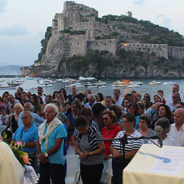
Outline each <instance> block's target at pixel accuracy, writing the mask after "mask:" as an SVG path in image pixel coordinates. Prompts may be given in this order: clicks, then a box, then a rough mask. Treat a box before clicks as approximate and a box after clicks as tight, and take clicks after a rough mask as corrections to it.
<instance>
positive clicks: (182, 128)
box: [169, 108, 184, 146]
mask: <svg viewBox="0 0 184 184" xmlns="http://www.w3.org/2000/svg"><path fill="white" fill-rule="evenodd" d="M169 135H171V136H173V137H174V139H175V141H176V145H177V146H184V109H181V108H179V109H176V111H175V112H174V124H172V125H171V128H170V131H169Z"/></svg>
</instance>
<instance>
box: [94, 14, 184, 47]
mask: <svg viewBox="0 0 184 184" xmlns="http://www.w3.org/2000/svg"><path fill="white" fill-rule="evenodd" d="M96 20H97V21H99V22H101V23H105V24H108V23H112V22H116V24H115V25H114V27H117V28H120V29H122V30H124V31H126V32H128V33H136V34H139V33H144V34H140V35H139V36H136V37H135V38H134V39H138V40H139V41H141V42H144V43H157V44H168V45H170V46H184V37H183V36H182V35H180V34H179V33H178V32H174V31H173V30H169V29H167V28H165V27H161V26H159V25H155V24H153V23H151V22H150V21H144V20H138V19H136V18H133V17H131V16H126V15H120V16H116V15H105V16H103V17H102V18H96ZM127 23H130V24H129V25H127ZM110 36H113V35H109V37H110ZM106 37H107V36H105V38H106ZM102 39H103V38H102Z"/></svg>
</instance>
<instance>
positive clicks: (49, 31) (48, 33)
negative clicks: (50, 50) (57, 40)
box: [38, 27, 52, 61]
mask: <svg viewBox="0 0 184 184" xmlns="http://www.w3.org/2000/svg"><path fill="white" fill-rule="evenodd" d="M51 36H52V27H47V30H46V33H45V38H44V39H43V40H41V46H42V47H41V51H40V53H39V54H38V61H41V59H42V56H43V54H45V52H46V49H47V44H48V41H49V39H50V37H51Z"/></svg>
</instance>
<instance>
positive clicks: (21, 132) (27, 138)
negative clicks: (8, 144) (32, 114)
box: [13, 125, 38, 153]
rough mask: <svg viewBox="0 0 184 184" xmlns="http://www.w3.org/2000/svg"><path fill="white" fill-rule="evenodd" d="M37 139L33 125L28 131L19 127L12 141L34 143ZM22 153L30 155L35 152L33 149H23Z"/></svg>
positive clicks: (36, 130) (36, 129) (36, 132)
mask: <svg viewBox="0 0 184 184" xmlns="http://www.w3.org/2000/svg"><path fill="white" fill-rule="evenodd" d="M37 139H38V128H37V127H36V126H35V125H32V126H31V127H30V128H29V129H28V130H25V129H24V126H21V127H19V128H18V129H17V130H16V132H15V134H14V136H13V140H15V141H19V140H22V141H24V142H25V143H26V142H36V141H37ZM23 151H24V152H27V153H31V152H36V147H35V148H23Z"/></svg>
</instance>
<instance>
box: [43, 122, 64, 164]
mask: <svg viewBox="0 0 184 184" xmlns="http://www.w3.org/2000/svg"><path fill="white" fill-rule="evenodd" d="M47 129H48V124H46V125H45V132H44V135H45V134H46V132H47ZM65 137H67V132H66V130H65V127H64V125H63V124H60V125H58V126H57V127H56V128H55V129H54V130H53V132H52V133H51V134H50V135H49V137H48V147H47V150H45V145H44V144H45V140H43V141H42V143H41V151H42V153H46V152H48V151H49V150H50V149H51V148H52V147H53V146H54V145H55V144H56V139H59V138H65ZM63 146H64V141H62V144H61V147H60V149H59V150H58V151H57V152H56V153H54V154H52V155H50V156H49V163H51V164H62V165H64V163H65V157H64V153H63Z"/></svg>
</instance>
